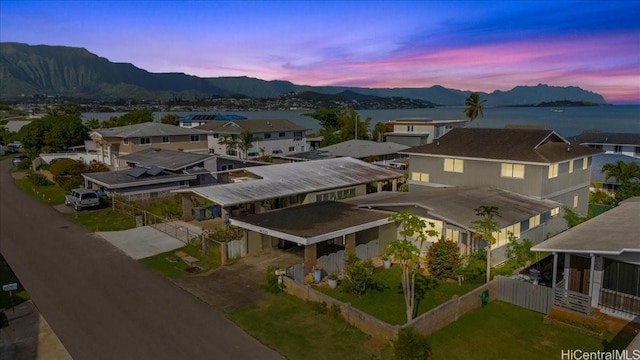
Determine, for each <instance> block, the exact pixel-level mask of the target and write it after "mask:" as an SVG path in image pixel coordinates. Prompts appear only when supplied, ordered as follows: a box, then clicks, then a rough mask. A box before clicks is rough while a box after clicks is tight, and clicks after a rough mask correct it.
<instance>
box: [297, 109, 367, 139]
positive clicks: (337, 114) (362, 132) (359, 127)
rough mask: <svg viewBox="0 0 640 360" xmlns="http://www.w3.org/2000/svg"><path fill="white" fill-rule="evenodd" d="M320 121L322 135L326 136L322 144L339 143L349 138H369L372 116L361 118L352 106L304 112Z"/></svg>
mask: <svg viewBox="0 0 640 360" xmlns="http://www.w3.org/2000/svg"><path fill="white" fill-rule="evenodd" d="M304 115H305V116H309V117H312V118H314V119H316V120H318V121H319V122H320V126H322V128H321V129H320V131H319V132H320V135H322V136H323V137H324V140H323V141H322V146H328V145H333V144H337V143H340V142H343V141H347V140H353V139H356V138H357V139H363V140H369V125H370V124H371V117H367V118H366V119H364V120H362V119H360V115H359V114H358V112H356V111H355V110H354V109H351V108H345V109H341V108H320V109H317V110H316V111H314V112H313V113H307V114H304Z"/></svg>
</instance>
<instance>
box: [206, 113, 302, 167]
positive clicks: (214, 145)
mask: <svg viewBox="0 0 640 360" xmlns="http://www.w3.org/2000/svg"><path fill="white" fill-rule="evenodd" d="M198 129H201V130H206V131H207V132H208V133H209V136H208V146H209V153H210V154H221V155H230V156H237V157H245V156H244V155H246V157H249V158H251V157H258V156H262V155H266V156H271V155H286V154H292V153H296V152H301V151H305V150H306V148H305V146H306V132H307V130H308V129H306V128H305V127H303V126H300V125H297V124H295V123H293V122H291V121H290V120H287V119H246V120H230V121H212V122H209V123H207V124H205V125H202V126H199V127H198ZM244 131H248V132H249V133H251V134H252V135H253V136H254V138H256V139H257V140H256V141H254V142H253V146H251V148H250V149H248V150H247V154H242V153H241V152H240V151H238V149H237V147H236V148H231V147H229V146H227V145H226V144H224V143H221V142H220V140H221V139H222V138H223V137H224V136H231V137H234V138H236V139H239V137H240V134H241V133H242V132H244Z"/></svg>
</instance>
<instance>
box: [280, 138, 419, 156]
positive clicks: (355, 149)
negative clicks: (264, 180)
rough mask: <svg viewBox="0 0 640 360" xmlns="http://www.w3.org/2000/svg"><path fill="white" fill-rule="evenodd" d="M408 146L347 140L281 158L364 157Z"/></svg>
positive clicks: (392, 152) (386, 153)
mask: <svg viewBox="0 0 640 360" xmlns="http://www.w3.org/2000/svg"><path fill="white" fill-rule="evenodd" d="M408 148H410V146H407V145H402V144H396V143H392V142H375V141H370V140H348V141H344V142H341V143H338V144H334V145H329V146H325V147H322V148H320V149H317V150H311V151H306V152H301V153H295V154H291V155H287V156H283V158H287V159H300V160H317V159H328V158H333V157H352V158H356V159H364V158H366V157H369V156H381V155H390V154H396V153H398V152H399V151H402V150H406V149H408Z"/></svg>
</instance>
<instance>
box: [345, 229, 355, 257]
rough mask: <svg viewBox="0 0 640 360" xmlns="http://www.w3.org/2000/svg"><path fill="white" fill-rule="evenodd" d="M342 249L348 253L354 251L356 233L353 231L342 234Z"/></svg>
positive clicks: (353, 252)
mask: <svg viewBox="0 0 640 360" xmlns="http://www.w3.org/2000/svg"><path fill="white" fill-rule="evenodd" d="M344 250H345V251H346V252H347V253H350V254H355V253H356V234H355V233H351V234H347V235H344Z"/></svg>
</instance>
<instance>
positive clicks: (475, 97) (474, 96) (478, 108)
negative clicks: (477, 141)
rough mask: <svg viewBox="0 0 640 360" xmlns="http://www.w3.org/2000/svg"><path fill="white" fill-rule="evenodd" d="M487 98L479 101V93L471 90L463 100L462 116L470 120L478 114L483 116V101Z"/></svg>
mask: <svg viewBox="0 0 640 360" xmlns="http://www.w3.org/2000/svg"><path fill="white" fill-rule="evenodd" d="M486 101H487V100H482V101H480V94H478V93H477V92H472V93H471V94H470V95H469V97H468V98H467V99H466V100H465V101H464V105H465V106H466V108H465V109H464V116H466V117H467V118H469V120H470V121H473V120H475V119H476V118H477V117H478V115H480V117H484V103H485V102H486Z"/></svg>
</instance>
